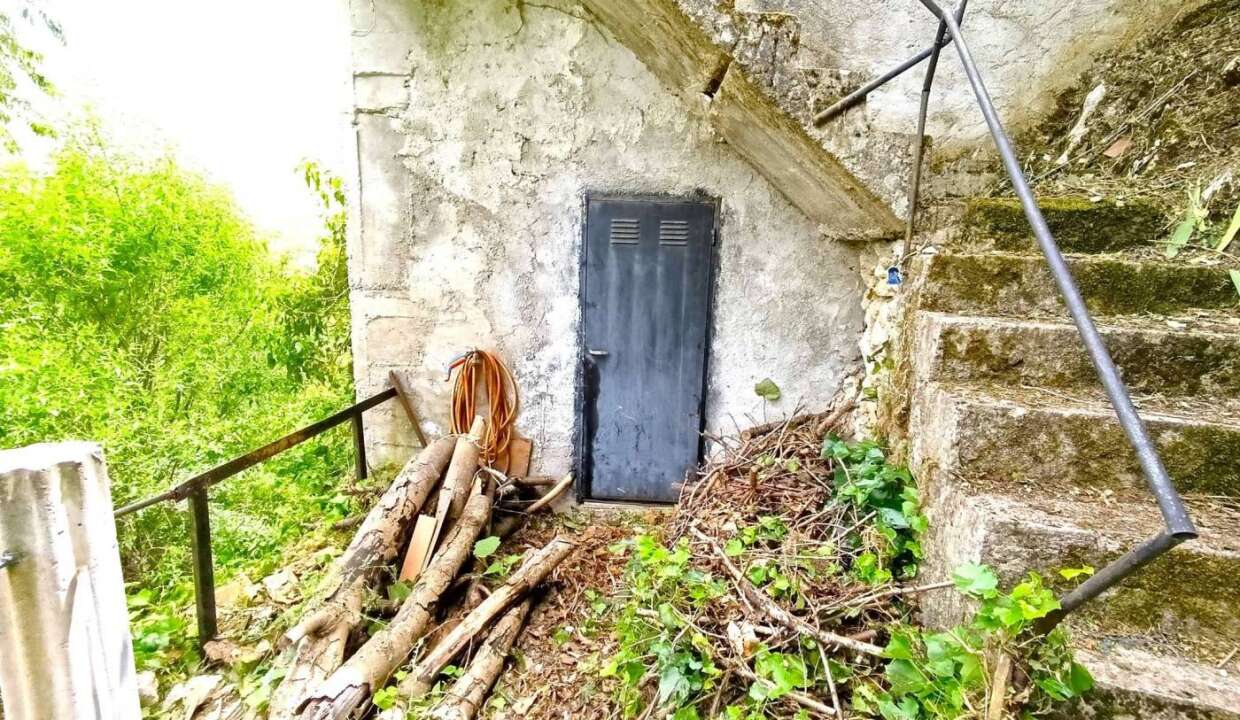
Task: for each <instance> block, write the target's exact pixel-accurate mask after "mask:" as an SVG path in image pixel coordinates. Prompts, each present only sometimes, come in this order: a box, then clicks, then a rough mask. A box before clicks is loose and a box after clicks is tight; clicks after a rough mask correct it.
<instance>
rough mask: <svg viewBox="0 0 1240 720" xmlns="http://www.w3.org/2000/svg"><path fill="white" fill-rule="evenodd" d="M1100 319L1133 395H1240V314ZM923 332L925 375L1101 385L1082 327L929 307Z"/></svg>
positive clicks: (920, 353) (920, 322) (920, 358)
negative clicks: (1216, 318) (1217, 319)
mask: <svg viewBox="0 0 1240 720" xmlns="http://www.w3.org/2000/svg"><path fill="white" fill-rule="evenodd" d="M1098 323H1099V330H1100V331H1101V332H1102V336H1103V339H1104V340H1105V342H1106V345H1107V348H1108V349H1109V350H1110V351H1111V358H1112V359H1113V360H1114V361H1115V364H1116V365H1117V366H1118V367H1119V369H1120V373H1121V374H1122V376H1123V378H1124V382H1125V383H1126V384H1127V385H1128V388H1129V391H1130V392H1131V393H1133V395H1137V396H1140V395H1176V396H1187V395H1195V396H1199V397H1201V398H1212V397H1226V398H1240V319H1238V320H1237V323H1236V324H1234V325H1227V324H1211V323H1209V322H1199V321H1196V320H1190V319H1186V321H1184V322H1179V321H1172V323H1173V324H1174V325H1175V328H1182V329H1175V328H1173V327H1172V326H1169V325H1168V324H1167V322H1166V321H1165V319H1164V320H1143V321H1141V322H1135V323H1134V322H1127V323H1126V322H1124V319H1123V318H1120V319H1117V320H1116V321H1115V322H1112V321H1110V320H1109V319H1107V318H1099V319H1098ZM916 333H917V336H916V337H917V348H918V350H917V362H918V363H919V367H918V374H919V375H920V376H921V377H923V378H928V379H933V380H936V381H947V382H959V381H985V382H989V383H997V384H1002V385H1006V386H1009V387H1020V386H1035V387H1039V388H1056V389H1067V390H1075V389H1080V388H1084V389H1088V390H1091V391H1092V390H1097V389H1100V388H1101V384H1100V383H1099V381H1098V375H1097V372H1096V371H1095V370H1094V366H1093V363H1092V362H1091V361H1090V359H1089V355H1088V354H1087V353H1086V352H1085V348H1084V346H1083V344H1082V342H1081V336H1080V333H1078V332H1077V329H1076V326H1074V325H1072V324H1071V323H1068V322H1053V321H1033V320H1017V319H1013V318H1002V317H998V318H996V317H978V316H961V315H945V314H942V313H928V312H927V313H920V314H919V315H918V316H917V328H916ZM1206 402H1207V403H1208V402H1209V401H1208V400H1206Z"/></svg>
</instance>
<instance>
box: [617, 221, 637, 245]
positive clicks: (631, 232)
mask: <svg viewBox="0 0 1240 720" xmlns="http://www.w3.org/2000/svg"><path fill="white" fill-rule="evenodd" d="M640 233H641V221H639V220H637V219H629V218H613V219H612V221H611V234H610V236H609V240H610V241H611V244H612V245H636V244H638V239H639V237H640Z"/></svg>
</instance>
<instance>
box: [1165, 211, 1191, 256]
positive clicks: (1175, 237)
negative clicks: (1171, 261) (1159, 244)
mask: <svg viewBox="0 0 1240 720" xmlns="http://www.w3.org/2000/svg"><path fill="white" fill-rule="evenodd" d="M1196 229H1197V222H1196V221H1195V220H1193V219H1192V218H1187V219H1185V220H1183V221H1181V222H1180V224H1179V225H1177V226H1176V228H1175V232H1174V233H1172V234H1171V239H1170V240H1168V241H1167V250H1166V255H1167V257H1169V258H1173V257H1175V256H1176V255H1179V254H1180V251H1181V250H1183V249H1184V246H1185V245H1187V244H1188V241H1189V240H1191V239H1192V237H1193V232H1194V231H1195V230H1196Z"/></svg>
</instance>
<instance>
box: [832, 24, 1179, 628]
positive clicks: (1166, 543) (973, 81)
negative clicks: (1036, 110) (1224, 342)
mask: <svg viewBox="0 0 1240 720" xmlns="http://www.w3.org/2000/svg"><path fill="white" fill-rule="evenodd" d="M918 1H919V2H920V3H921V4H922V5H924V6H925V7H926V9H928V10H929V11H930V12H931V13H933V14H934V16H935V17H936V18H938V20H939V29H938V33H937V35H936V38H935V42H934V45H932V46H931V47H930V48H929V49H928V50H926V51H922V52H921V53H919V54H918V55H916V56H914V57H913V58H910V59H909V60H908V61H905V62H904V63H902V64H901V65H900V66H899V67H898V68H896V69H895V70H893V71H891V72H888V73H886V74H884V75H883V76H881V77H880V78H879V80H878V81H875V82H871V83H868V84H867V85H866V86H864V87H863V88H861V89H860V90H858V91H856V92H854V93H852V94H851V95H849V96H848V97H846V98H844V99H843V100H841V101H840V102H838V103H836V105H834V106H832V107H831V108H828V109H827V110H826V111H824V112H823V113H821V114H820V115H819V116H818V117H816V118H815V121H816V122H818V123H822V122H825V121H826V120H829V119H831V118H832V117H835V116H837V115H839V114H840V113H841V112H843V111H844V110H846V109H847V108H848V107H851V106H852V105H855V104H857V103H858V102H860V100H861V99H864V97H865V95H867V94H868V93H870V92H872V91H873V90H875V89H876V88H878V87H879V86H881V85H883V84H885V83H887V82H890V81H891V80H892V79H894V78H896V77H898V76H899V75H900V74H901V73H903V72H905V71H906V70H908V69H910V68H912V67H915V66H916V65H917V64H918V63H920V62H921V61H922V60H925V59H927V58H929V59H930V61H931V62H930V66H929V68H928V71H927V73H926V80H925V82H924V84H923V85H922V102H921V110H920V114H919V116H918V120H917V127H918V138H917V140H918V145H917V150H916V153H915V163H916V164H915V166H914V170H913V179H912V183H911V187H910V192H909V210H908V212H909V224H908V229H907V233H906V235H907V236H909V237H910V239H911V234H912V232H913V227H914V225H913V223H914V216H915V214H916V211H917V202H918V195H919V188H920V179H921V165H922V153H923V145H924V137H925V126H926V117H927V115H928V112H929V95H930V89H931V86H932V84H933V82H934V71H935V63H936V62H937V60H938V55H939V50H940V49H941V48H942V47H945V46H946V44H947V43H946V40H947V39H950V41H951V44H953V45H955V47H956V52H957V54H958V55H959V56H960V63H961V65H962V66H963V67H964V71H965V75H967V76H968V78H969V85H970V86H971V87H972V89H973V94H974V96H975V97H976V99H977V104H978V106H979V107H980V108H981V111H982V116H983V117H984V118H985V120H986V127H987V128H988V129H989V131H990V136H991V138H992V139H993V140H994V143H995V147H996V149H998V151H999V156H1000V158H1001V159H1002V161H1003V167H1004V169H1005V170H1006V171H1007V174H1008V177H1009V179H1010V180H1011V182H1012V187H1013V188H1015V190H1016V196H1017V198H1018V199H1019V200H1020V204H1021V207H1022V208H1023V209H1024V212H1025V218H1026V219H1027V220H1028V222H1029V225H1030V227H1031V228H1032V230H1033V234H1034V236H1035V237H1036V238H1037V241H1038V247H1039V248H1040V249H1041V250H1042V254H1043V256H1045V258H1046V262H1047V264H1048V265H1049V266H1050V269H1051V275H1052V276H1054V278H1055V284H1056V286H1057V287H1058V288H1059V294H1060V295H1061V296H1062V298H1063V301H1064V304H1065V305H1066V306H1067V308H1068V313H1069V314H1070V315H1071V316H1072V321H1073V323H1074V324H1075V325H1076V328H1077V331H1078V332H1079V333H1080V335H1081V340H1082V342H1083V343H1084V345H1085V350H1086V352H1088V353H1089V357H1090V360H1091V361H1093V364H1094V369H1095V370H1096V371H1097V373H1098V378H1099V380H1101V382H1102V386H1103V389H1104V390H1105V391H1106V395H1107V398H1108V399H1109V400H1110V401H1111V405H1112V407H1113V408H1114V409H1115V414H1116V416H1117V418H1118V419H1119V424H1120V426H1121V427H1122V428H1123V430H1124V434H1125V435H1126V436H1127V438H1128V442H1129V444H1130V445H1131V446H1132V449H1133V451H1134V452H1135V453H1136V455H1137V462H1138V463H1139V464H1140V466H1141V471H1142V473H1143V474H1144V475H1145V480H1146V484H1147V486H1148V488H1149V491H1150V493H1151V494H1153V496H1154V499H1155V501H1156V502H1157V503H1158V509H1159V511H1160V512H1161V513H1162V517H1163V523H1164V525H1165V529H1164V530H1163V531H1162V532H1159V533H1158V534H1156V535H1154V536H1153V537H1151V538H1150V539H1148V540H1146V541H1144V542H1142V543H1140V544H1139V545H1137V546H1136V547H1134V548H1132V549H1131V550H1129V551H1128V552H1127V553H1125V554H1124V555H1122V556H1120V557H1119V558H1117V559H1115V560H1113V561H1112V562H1111V563H1110V564H1108V565H1107V566H1106V567H1104V568H1102V569H1101V570H1100V571H1098V572H1097V573H1096V574H1095V575H1093V576H1092V577H1090V578H1089V579H1088V580H1086V581H1085V582H1083V583H1081V584H1080V585H1079V586H1077V587H1076V588H1075V589H1074V590H1072V591H1071V592H1069V593H1068V594H1067V595H1065V596H1063V597H1062V598H1060V600H1059V604H1060V609H1059V610H1058V611H1056V612H1055V613H1053V614H1051V615H1050V616H1048V617H1046V618H1044V619H1043V622H1042V623H1041V624H1040V625H1039V627H1038V630H1039V631H1041V632H1049V631H1050V630H1052V629H1054V627H1055V626H1056V625H1058V624H1059V623H1060V622H1061V621H1062V620H1063V618H1064V617H1066V616H1067V615H1068V614H1069V613H1071V612H1072V611H1073V610H1075V609H1077V608H1079V607H1080V606H1081V605H1083V604H1085V603H1087V602H1089V601H1090V600H1092V599H1093V598H1095V597H1097V596H1099V595H1101V594H1102V593H1103V592H1105V591H1106V590H1108V589H1109V588H1111V587H1112V586H1114V585H1116V584H1117V583H1119V582H1120V581H1122V580H1123V579H1124V578H1126V577H1128V576H1129V575H1131V574H1132V573H1134V572H1136V571H1137V570H1138V569H1140V568H1141V567H1143V566H1144V565H1146V564H1148V563H1150V562H1151V561H1153V560H1154V559H1155V558H1157V557H1158V556H1160V555H1162V554H1163V553H1165V552H1167V551H1168V550H1170V549H1171V548H1173V547H1175V546H1176V545H1179V544H1180V543H1182V542H1185V541H1187V540H1192V539H1194V538H1196V537H1197V529H1196V527H1194V525H1193V521H1192V519H1191V518H1190V517H1189V514H1188V510H1187V509H1186V508H1185V507H1184V501H1183V500H1182V499H1181V498H1180V495H1179V493H1177V492H1176V490H1175V487H1174V486H1173V485H1172V482H1171V478H1170V477H1169V476H1168V475H1167V469H1166V467H1164V465H1163V462H1162V459H1161V458H1160V457H1159V455H1158V450H1157V449H1156V448H1155V447H1154V443H1153V441H1152V440H1151V439H1150V435H1149V432H1148V430H1146V427H1145V423H1144V422H1143V421H1142V420H1141V416H1140V415H1139V414H1138V413H1137V410H1136V408H1135V407H1134V406H1133V404H1132V398H1131V396H1130V395H1129V393H1128V388H1127V386H1126V385H1125V384H1124V381H1123V379H1122V378H1121V377H1120V375H1119V371H1118V370H1117V369H1116V367H1115V362H1114V361H1113V360H1112V359H1111V354H1110V352H1109V351H1108V350H1107V348H1106V344H1105V343H1104V342H1103V340H1102V336H1101V335H1100V334H1099V333H1098V328H1097V326H1096V325H1095V324H1094V321H1093V318H1092V317H1091V316H1090V314H1089V310H1088V309H1087V308H1086V306H1085V300H1084V299H1083V298H1082V297H1081V291H1080V289H1079V288H1078V287H1077V284H1076V280H1075V279H1074V278H1073V277H1072V272H1071V270H1069V269H1068V264H1067V262H1066V261H1065V260H1064V257H1063V253H1062V252H1060V250H1059V246H1058V244H1056V242H1055V238H1054V237H1053V236H1052V235H1051V231H1050V228H1049V227H1048V226H1047V224H1046V218H1044V217H1043V216H1042V211H1041V209H1039V208H1038V204H1037V200H1036V198H1035V197H1034V195H1033V190H1032V189H1031V188H1030V187H1029V181H1028V180H1027V179H1026V178H1025V174H1024V172H1023V171H1022V170H1021V167H1020V161H1019V160H1017V158H1016V153H1015V151H1014V150H1013V149H1012V142H1011V140H1010V139H1009V138H1008V135H1007V133H1006V132H1005V131H1004V129H1003V124H1002V122H1001V121H1000V119H999V113H998V111H997V110H996V109H995V106H994V103H993V102H992V101H991V98H990V93H989V92H988V91H987V90H986V84H985V82H983V80H982V76H981V73H980V72H979V71H978V68H977V64H976V63H975V62H974V61H973V55H972V53H971V52H970V51H969V46H968V44H967V43H966V42H965V40H964V35H963V33H962V31H961V29H960V24H961V22H962V21H963V19H964V11H965V7H966V4H967V2H968V0H961V3H960V5H959V7H958V8H957V9H956V12H955V14H954V15H953V14H951V13H948V12H946V11H944V9H943V8H942V7H941V6H940V5H939V4H938V3H937V2H935V0H918ZM945 35H946V37H945ZM863 91H864V92H863ZM849 103H851V104H849Z"/></svg>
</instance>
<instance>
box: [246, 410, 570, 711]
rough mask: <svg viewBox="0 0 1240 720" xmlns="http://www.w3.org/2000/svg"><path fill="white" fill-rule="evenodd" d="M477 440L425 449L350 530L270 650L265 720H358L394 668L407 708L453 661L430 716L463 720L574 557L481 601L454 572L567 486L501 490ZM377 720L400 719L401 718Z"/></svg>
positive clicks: (474, 587) (565, 549)
mask: <svg viewBox="0 0 1240 720" xmlns="http://www.w3.org/2000/svg"><path fill="white" fill-rule="evenodd" d="M484 431H485V423H484V421H483V420H482V419H481V418H479V419H477V420H475V422H474V425H473V427H472V428H471V429H470V433H469V434H468V435H462V436H459V437H448V438H441V439H439V440H435V441H433V442H431V443H430V444H429V445H428V446H427V447H426V448H425V449H423V450H422V451H421V452H420V453H419V454H418V456H417V457H415V458H414V459H413V460H411V461H410V462H409V464H408V465H406V466H405V467H404V469H403V470H401V472H400V474H399V475H397V477H396V479H395V480H394V481H393V482H392V484H391V486H390V487H388V489H387V490H386V491H385V492H384V493H383V495H382V497H381V498H380V499H379V501H378V502H377V503H376V504H375V506H374V507H373V508H372V509H371V511H370V513H369V514H368V515H367V516H366V518H365V520H363V521H362V523H361V525H360V526H359V528H358V530H357V532H356V534H355V535H354V536H353V540H352V542H351V543H350V544H349V547H348V549H346V550H345V552H344V554H343V555H341V556H340V558H338V560H337V562H336V565H335V567H334V570H333V575H332V577H331V579H330V580H329V581H328V582H326V583H325V584H324V589H323V591H321V593H322V594H321V601H320V602H319V604H318V605H317V606H315V607H314V608H313V609H312V610H310V611H309V612H308V613H307V614H306V615H305V616H304V617H303V618H302V619H301V620H300V622H298V623H297V624H296V625H294V626H293V627H292V628H291V629H289V630H288V631H287V632H286V633H285V634H284V636H283V638H282V644H283V648H284V649H283V655H282V659H283V662H284V663H285V664H286V665H287V668H286V672H285V676H284V681H283V682H282V683H281V684H280V687H279V688H278V689H277V690H276V692H275V694H274V696H273V697H272V701H271V705H270V708H269V714H268V716H269V717H270V718H273V719H274V718H280V719H288V720H292V719H294V718H296V719H299V720H326V719H327V718H332V719H334V720H343V719H344V718H350V717H357V716H360V715H362V714H363V713H365V712H366V711H368V710H369V709H370V705H371V698H372V696H373V695H374V694H375V692H376V691H378V690H381V689H383V688H384V686H385V685H386V684H387V682H388V680H389V679H390V678H391V677H392V676H393V674H394V673H395V672H396V671H397V670H398V669H399V668H402V667H405V666H409V668H410V669H409V670H408V671H407V673H406V674H404V675H402V676H401V677H402V680H401V681H400V684H399V688H398V693H397V696H398V697H399V698H401V702H406V703H407V702H411V701H414V700H416V699H418V698H423V697H425V696H426V694H427V693H428V692H429V691H430V690H431V688H432V687H433V686H434V685H435V683H436V681H437V680H438V678H439V676H440V673H441V672H442V671H443V670H444V668H445V667H447V666H448V664H449V663H453V662H454V661H455V662H457V663H458V664H461V665H464V668H465V669H464V671H463V672H462V673H461V674H460V675H459V677H458V678H457V679H456V680H455V681H454V682H453V683H452V684H451V686H450V687H449V688H447V690H446V692H445V693H443V695H442V699H441V700H440V701H439V703H438V705H436V706H435V707H434V709H433V711H432V714H433V716H434V717H437V718H445V719H447V718H452V719H453V720H467V719H468V718H472V717H474V716H475V714H476V713H477V712H478V710H479V708H480V707H481V706H482V704H483V703H484V702H485V700H486V698H487V696H488V694H489V692H490V689H491V686H492V685H493V684H494V682H495V680H496V677H497V676H498V675H499V673H500V670H501V668H502V667H503V664H504V659H505V657H507V655H508V652H509V650H510V649H511V647H512V644H513V642H514V641H515V639H516V637H517V635H518V634H519V633H520V631H521V628H522V625H523V623H524V622H525V618H526V616H527V615H528V614H529V611H530V607H531V604H532V598H533V592H534V591H535V589H536V588H537V587H538V586H539V585H540V584H541V583H543V581H544V580H546V579H547V577H548V576H549V575H550V574H551V572H552V571H553V570H554V569H555V568H556V566H557V565H559V564H560V562H561V561H563V560H564V558H565V557H567V556H568V555H569V554H570V553H571V552H572V550H573V548H574V547H575V543H574V542H573V541H572V540H570V539H568V538H565V537H558V536H557V537H555V538H553V539H552V540H551V541H550V542H549V543H547V545H546V546H544V547H542V548H540V549H534V550H531V551H530V552H529V553H527V554H526V556H525V558H524V560H523V562H522V563H521V564H520V565H519V566H518V567H517V569H516V570H514V571H513V572H512V573H511V575H509V576H508V578H507V579H506V581H504V582H503V584H502V585H499V586H498V587H495V588H493V589H492V590H490V591H489V592H488V590H487V589H486V587H484V586H483V585H482V583H481V581H480V579H479V574H477V573H470V572H468V571H467V570H466V566H467V564H469V563H470V560H471V557H472V556H473V549H474V544H475V542H476V541H477V540H478V539H479V538H480V537H487V536H489V535H494V536H498V537H500V538H503V537H506V536H507V535H509V534H511V533H512V532H513V531H514V530H515V529H516V528H517V527H518V526H519V525H520V522H521V521H522V520H523V519H524V518H525V517H527V516H528V515H529V514H530V513H532V512H536V511H538V510H540V509H542V508H544V507H546V506H547V505H549V504H550V503H551V501H552V500H554V499H555V498H556V497H557V496H558V495H560V494H561V493H563V492H564V490H565V489H566V488H567V487H568V486H569V485H571V482H572V479H571V476H569V477H566V478H564V479H563V480H561V481H560V482H559V483H557V484H555V485H554V487H552V488H551V489H549V490H548V491H547V492H546V493H545V494H543V495H542V496H541V497H539V496H538V495H537V494H536V493H535V492H534V491H533V490H532V488H533V487H534V486H536V485H539V484H548V483H546V481H542V482H538V481H535V482H523V481H519V480H512V479H510V478H508V477H506V476H504V475H503V474H501V473H498V472H496V471H494V470H491V469H489V468H485V467H480V466H479V450H478V444H479V439H480V438H482V437H483V435H484ZM499 511H506V512H503V513H502V514H501V513H500V512H499ZM463 570H466V572H464V573H462V571H463ZM402 579H403V582H404V583H405V584H406V587H407V588H408V590H409V591H408V593H407V596H405V597H404V598H403V599H401V600H399V601H397V602H396V603H395V604H392V603H391V601H385V600H383V599H384V598H386V597H389V596H391V595H392V594H390V593H387V592H385V591H386V590H387V589H388V588H389V587H390V586H391V585H392V584H393V583H395V582H401V581H402ZM409 583H412V585H411V587H409V585H408V584H409ZM397 595H399V594H397ZM376 600H378V602H379V604H382V603H383V602H388V603H389V605H388V607H387V608H385V609H381V610H380V611H379V612H383V614H385V615H386V614H391V613H393V610H394V614H391V617H390V619H389V620H388V621H387V624H386V625H384V626H382V628H381V629H379V630H378V631H377V632H374V633H373V634H371V635H370V636H369V637H366V636H365V633H364V628H365V626H366V625H367V623H365V622H364V621H363V618H365V617H367V616H370V615H371V614H372V613H374V612H376V610H375V609H374V606H375V604H376ZM470 651H472V653H471V652H470ZM465 656H469V659H468V661H467V664H465V663H466V660H465ZM382 717H384V719H385V720H389V719H392V718H401V717H403V709H401V708H393V709H392V710H389V711H388V712H386V713H385V714H384V715H383V716H382Z"/></svg>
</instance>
